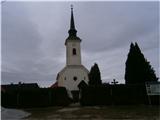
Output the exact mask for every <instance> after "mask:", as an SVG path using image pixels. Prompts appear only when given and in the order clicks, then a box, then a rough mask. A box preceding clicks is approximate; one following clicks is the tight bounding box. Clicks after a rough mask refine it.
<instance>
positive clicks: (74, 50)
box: [65, 6, 81, 65]
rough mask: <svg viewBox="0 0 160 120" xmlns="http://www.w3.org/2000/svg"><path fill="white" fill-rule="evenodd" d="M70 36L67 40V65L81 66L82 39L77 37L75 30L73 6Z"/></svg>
mask: <svg viewBox="0 0 160 120" xmlns="http://www.w3.org/2000/svg"><path fill="white" fill-rule="evenodd" d="M68 33H69V36H68V38H67V39H66V42H65V45H66V65H81V46H80V43H81V39H80V38H79V37H77V30H76V29H75V24H74V16H73V6H71V20H70V29H69V31H68Z"/></svg>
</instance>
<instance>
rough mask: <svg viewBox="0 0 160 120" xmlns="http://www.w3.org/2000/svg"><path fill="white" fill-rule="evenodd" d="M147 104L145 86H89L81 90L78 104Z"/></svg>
mask: <svg viewBox="0 0 160 120" xmlns="http://www.w3.org/2000/svg"><path fill="white" fill-rule="evenodd" d="M156 100H157V99H156ZM148 103H149V102H148V97H147V94H146V89H145V85H102V86H89V87H86V88H83V89H82V90H81V98H80V104H81V105H82V106H93V105H133V104H148Z"/></svg>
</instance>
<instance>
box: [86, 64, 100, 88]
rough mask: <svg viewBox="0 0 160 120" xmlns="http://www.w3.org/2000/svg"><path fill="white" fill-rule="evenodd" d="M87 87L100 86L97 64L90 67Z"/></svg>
mask: <svg viewBox="0 0 160 120" xmlns="http://www.w3.org/2000/svg"><path fill="white" fill-rule="evenodd" d="M88 76H89V85H94V86H97V85H101V84H102V80H101V73H100V70H99V67H98V64H96V63H95V64H94V66H92V67H91V70H90V72H89V75H88Z"/></svg>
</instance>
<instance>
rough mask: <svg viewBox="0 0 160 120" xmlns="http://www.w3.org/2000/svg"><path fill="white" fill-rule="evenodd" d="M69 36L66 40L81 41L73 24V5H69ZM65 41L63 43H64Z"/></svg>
mask: <svg viewBox="0 0 160 120" xmlns="http://www.w3.org/2000/svg"><path fill="white" fill-rule="evenodd" d="M68 33H69V36H68V38H67V39H66V42H67V41H68V40H69V41H70V40H76V41H77V40H78V41H81V39H80V38H79V37H77V30H76V28H75V24H74V15H73V5H71V19H70V29H69V30H68ZM66 42H65V44H66Z"/></svg>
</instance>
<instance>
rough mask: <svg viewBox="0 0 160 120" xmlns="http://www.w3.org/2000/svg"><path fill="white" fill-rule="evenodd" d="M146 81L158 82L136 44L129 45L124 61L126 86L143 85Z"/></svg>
mask: <svg viewBox="0 0 160 120" xmlns="http://www.w3.org/2000/svg"><path fill="white" fill-rule="evenodd" d="M147 81H158V78H157V77H156V75H155V71H154V69H153V68H152V67H151V65H150V63H149V62H148V61H147V59H146V58H145V57H144V55H143V53H142V52H141V50H140V48H139V46H138V44H137V43H135V45H134V44H133V43H131V45H130V50H129V53H128V58H127V60H126V69H125V82H126V84H144V83H145V82H147Z"/></svg>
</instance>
